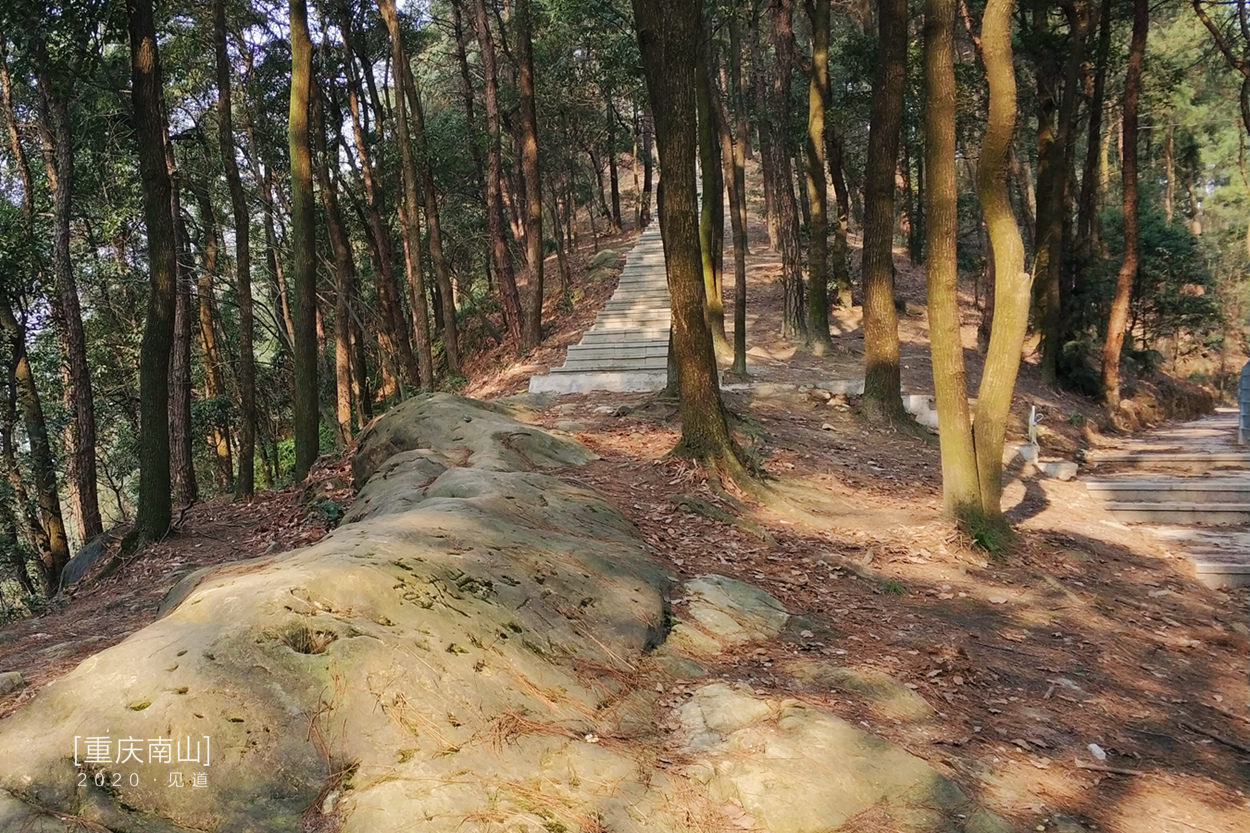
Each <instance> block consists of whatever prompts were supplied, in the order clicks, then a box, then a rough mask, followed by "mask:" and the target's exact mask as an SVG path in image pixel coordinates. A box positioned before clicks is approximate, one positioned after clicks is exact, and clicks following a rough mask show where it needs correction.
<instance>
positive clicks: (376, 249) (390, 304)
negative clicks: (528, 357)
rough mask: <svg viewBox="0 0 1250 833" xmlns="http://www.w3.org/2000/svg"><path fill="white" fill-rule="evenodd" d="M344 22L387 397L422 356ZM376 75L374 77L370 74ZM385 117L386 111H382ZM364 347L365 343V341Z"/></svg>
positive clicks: (412, 378)
mask: <svg viewBox="0 0 1250 833" xmlns="http://www.w3.org/2000/svg"><path fill="white" fill-rule="evenodd" d="M339 25H340V26H341V27H342V30H343V35H344V38H343V39H344V46H345V52H346V54H345V56H344V57H345V64H346V66H347V79H348V86H347V106H348V109H349V110H350V111H351V116H352V138H353V139H354V143H355V145H356V156H357V158H358V159H359V161H360V178H361V181H362V184H363V185H364V191H365V215H366V220H367V222H366V223H365V235H366V237H367V238H368V241H369V256H370V259H371V261H372V265H373V276H374V292H375V294H376V295H377V299H378V325H377V328H378V332H377V337H378V346H379V347H380V348H381V353H382V362H381V365H382V381H383V385H382V389H381V391H379V393H380V394H381V395H382V396H383V397H387V396H390V395H391V394H393V393H394V392H395V384H396V381H395V380H396V376H397V375H398V372H397V371H400V370H402V373H403V375H404V377H405V379H406V380H407V381H408V382H409V383H411V384H416V382H417V375H418V371H417V359H416V356H415V355H414V354H413V352H412V342H411V341H409V340H408V325H407V323H405V321H404V316H403V312H402V310H401V307H402V305H401V304H400V302H399V286H398V282H397V281H396V279H395V265H394V256H393V250H392V248H391V239H390V230H389V229H388V227H387V225H386V223H385V222H384V221H383V220H382V211H381V207H380V205H381V203H380V198H379V195H378V188H377V183H376V179H375V176H374V171H373V162H372V159H371V157H370V155H369V148H368V145H367V144H366V141H365V136H366V133H367V129H366V124H365V121H364V119H365V110H364V108H363V107H362V106H361V102H360V93H361V92H362V91H363V89H364V82H363V81H362V80H361V74H360V73H359V72H358V71H357V69H356V59H355V58H354V57H353V55H354V54H355V53H354V52H353V50H354V46H353V44H354V42H355V38H354V36H353V34H352V32H353V28H354V27H353V24H352V18H351V15H350V14H349V13H348V11H347V10H346V9H344V10H343V11H342V12H341V15H340V18H339ZM366 77H371V76H366ZM379 117H380V114H379ZM361 346H362V347H363V345H361Z"/></svg>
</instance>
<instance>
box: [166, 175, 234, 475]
mask: <svg viewBox="0 0 1250 833" xmlns="http://www.w3.org/2000/svg"><path fill="white" fill-rule="evenodd" d="M190 187H191V192H192V194H193V195H194V196H195V201H196V203H197V204H198V206H199V211H200V223H201V224H202V225H203V227H204V263H203V266H204V268H203V269H201V270H200V275H199V281H198V286H197V292H198V295H199V301H200V303H199V307H200V308H199V325H200V326H199V330H200V346H201V347H202V348H203V350H204V388H205V391H206V392H207V394H208V397H209V398H210V399H215V398H216V397H219V396H224V395H225V393H226V376H225V370H224V368H225V364H226V362H225V360H224V359H223V358H222V355H221V347H220V345H219V344H218V343H217V323H216V315H215V313H214V310H213V307H214V291H213V278H214V277H215V276H216V274H217V255H218V245H219V242H218V235H217V217H216V213H215V212H214V211H213V203H212V200H211V198H210V197H209V193H208V189H207V188H206V187H204V185H203V184H202V183H192V184H191V186H190ZM187 279H188V281H189V280H190V276H189V275H188V277H187ZM176 317H177V316H176V313H175V318H176ZM174 329H175V331H176V330H177V321H175V324H174ZM188 381H190V380H188ZM209 443H210V444H211V445H212V447H213V454H214V456H215V457H216V458H217V473H218V476H217V485H218V487H219V488H220V489H222V490H231V489H233V488H234V461H233V460H232V459H231V454H230V422H229V420H228V419H222V421H221V422H220V423H216V424H214V425H213V426H212V428H211V429H210V430H209Z"/></svg>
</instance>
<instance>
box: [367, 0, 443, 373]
mask: <svg viewBox="0 0 1250 833" xmlns="http://www.w3.org/2000/svg"><path fill="white" fill-rule="evenodd" d="M378 10H379V11H380V12H381V14H382V20H383V21H384V22H385V23H386V30H387V32H388V33H389V34H390V41H391V62H392V63H393V64H394V68H393V77H394V83H395V89H396V95H395V96H394V101H395V127H396V139H397V140H398V143H399V156H400V163H401V172H402V177H403V206H404V210H403V212H402V213H401V214H400V226H401V227H402V228H403V231H404V242H405V244H406V245H407V247H408V252H409V254H410V257H409V259H408V260H407V263H408V264H409V270H408V289H409V294H410V295H411V298H412V301H411V303H412V310H411V312H412V325H413V333H412V336H413V340H414V341H415V342H416V353H417V369H418V371H419V372H420V374H421V386H422V387H423V388H425V389H426V390H432V389H433V387H434V355H433V350H432V347H431V342H430V317H429V308H428V306H427V302H426V292H425V276H424V275H423V274H422V269H421V266H420V261H419V260H417V258H418V257H419V255H418V252H419V251H420V247H421V229H420V226H419V221H418V219H417V218H418V216H419V215H420V213H421V207H420V206H421V201H420V199H419V197H418V191H419V188H420V182H419V179H418V174H417V162H416V158H415V156H414V154H413V149H412V147H413V142H412V138H411V134H410V132H409V129H408V103H407V91H406V88H407V86H408V82H407V79H408V77H409V76H410V74H411V70H409V69H408V58H407V55H406V54H405V53H404V44H403V37H402V35H401V33H400V31H399V15H398V14H397V12H396V9H395V0H378Z"/></svg>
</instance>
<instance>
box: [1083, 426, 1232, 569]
mask: <svg viewBox="0 0 1250 833" xmlns="http://www.w3.org/2000/svg"><path fill="white" fill-rule="evenodd" d="M1236 431H1237V414H1236V411H1235V410H1225V409H1221V410H1219V411H1217V412H1216V414H1215V415H1214V416H1210V417H1206V418H1204V419H1200V420H1196V421H1194V422H1189V423H1185V424H1184V425H1181V426H1178V427H1175V428H1170V429H1165V430H1163V431H1158V432H1155V433H1152V434H1150V435H1147V436H1146V437H1145V438H1142V439H1140V440H1137V441H1134V442H1133V443H1132V444H1130V445H1127V446H1125V447H1122V448H1117V449H1101V450H1098V451H1095V452H1092V453H1090V454H1088V455H1087V456H1086V463H1089V464H1092V465H1093V466H1094V469H1095V471H1096V472H1098V471H1100V470H1102V471H1107V472H1108V473H1107V474H1106V475H1104V476H1100V477H1097V478H1094V479H1090V480H1088V481H1086V484H1085V485H1086V488H1087V489H1088V490H1089V493H1090V495H1092V496H1093V497H1095V498H1098V499H1099V500H1101V501H1102V502H1103V505H1104V506H1106V508H1107V510H1108V511H1110V512H1111V514H1112V516H1113V517H1115V518H1116V519H1117V520H1120V521H1124V522H1126V523H1141V524H1149V525H1150V530H1151V532H1152V533H1154V534H1155V535H1156V536H1157V537H1160V538H1162V539H1164V540H1165V541H1167V542H1169V543H1171V544H1174V545H1176V546H1178V548H1180V549H1182V550H1183V551H1184V553H1185V555H1186V556H1188V558H1189V559H1190V561H1191V562H1193V564H1194V567H1195V570H1196V571H1197V574H1198V578H1199V579H1200V580H1201V581H1203V582H1204V583H1206V584H1208V585H1210V586H1213V587H1226V586H1241V585H1247V584H1250V532H1246V531H1232V530H1225V529H1214V528H1213V527H1229V526H1244V525H1246V524H1250V454H1246V453H1243V452H1240V451H1237V450H1236V446H1235V445H1234V443H1235V441H1236V436H1237V435H1236Z"/></svg>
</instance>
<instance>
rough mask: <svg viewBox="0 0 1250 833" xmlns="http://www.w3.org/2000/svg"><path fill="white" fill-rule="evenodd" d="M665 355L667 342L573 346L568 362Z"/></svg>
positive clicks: (666, 353) (570, 349)
mask: <svg viewBox="0 0 1250 833" xmlns="http://www.w3.org/2000/svg"><path fill="white" fill-rule="evenodd" d="M667 355H668V342H667V341H639V342H633V343H630V344H603V345H593V344H592V345H586V344H575V345H573V346H572V347H570V348H569V352H568V360H569V361H572V360H574V359H576V360H578V361H591V360H594V359H639V358H650V357H652V356H660V357H665V356H667Z"/></svg>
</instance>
